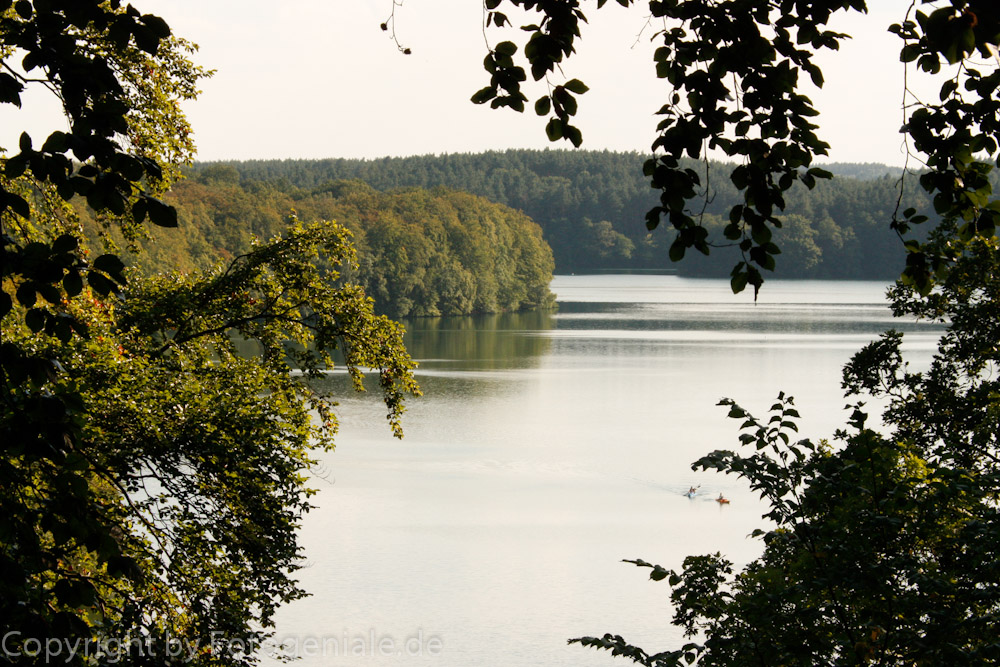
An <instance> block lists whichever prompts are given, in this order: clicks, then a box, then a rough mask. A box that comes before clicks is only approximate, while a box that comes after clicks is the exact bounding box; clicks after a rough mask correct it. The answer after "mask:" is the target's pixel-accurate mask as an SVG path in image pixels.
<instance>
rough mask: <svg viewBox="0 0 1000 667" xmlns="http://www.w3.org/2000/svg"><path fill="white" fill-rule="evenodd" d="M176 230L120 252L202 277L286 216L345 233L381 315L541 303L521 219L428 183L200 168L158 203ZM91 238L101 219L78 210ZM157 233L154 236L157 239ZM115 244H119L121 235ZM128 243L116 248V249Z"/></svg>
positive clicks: (540, 243)
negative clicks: (291, 183) (303, 183)
mask: <svg viewBox="0 0 1000 667" xmlns="http://www.w3.org/2000/svg"><path fill="white" fill-rule="evenodd" d="M167 200H168V201H169V203H170V204H172V205H173V206H175V207H176V208H177V213H178V220H179V227H180V228H179V229H173V230H170V231H169V232H167V233H166V234H169V237H168V236H167V235H166V234H165V233H164V232H161V231H158V230H152V232H151V233H150V235H149V236H148V238H145V239H141V240H139V241H138V242H137V244H134V245H133V248H132V250H134V251H138V250H140V246H141V250H142V252H133V253H132V254H131V255H130V254H129V253H128V252H127V250H126V255H127V256H128V257H129V259H131V260H133V261H134V262H135V263H136V264H137V265H138V266H140V267H141V268H142V269H143V270H144V271H145V272H147V273H158V272H165V271H172V270H181V271H184V272H187V271H194V270H204V269H207V268H209V267H212V266H214V265H216V264H217V263H218V262H219V261H220V260H221V261H229V260H232V259H233V258H234V257H236V256H238V255H240V254H242V253H245V252H247V251H248V250H249V249H250V248H251V245H252V240H253V239H254V238H255V237H256V238H258V239H263V240H266V239H270V238H272V237H274V236H277V235H280V234H283V233H285V231H286V230H287V228H288V223H289V220H290V213H291V212H293V211H294V213H295V217H297V218H298V219H300V220H303V221H307V222H312V221H322V220H334V221H336V222H338V223H340V224H341V225H343V226H345V227H347V228H348V229H349V230H350V231H351V233H352V234H353V239H352V242H353V245H354V246H355V247H356V248H357V251H358V261H357V267H356V268H354V269H350V268H344V267H341V269H340V274H341V280H342V281H345V282H353V283H356V284H359V285H361V286H362V287H363V288H364V289H365V292H366V293H367V294H368V295H369V296H371V297H373V298H374V299H375V304H376V308H377V310H379V311H380V312H382V313H385V314H388V315H390V316H392V317H397V318H400V317H408V316H437V315H464V314H471V313H499V312H508V311H519V310H530V309H535V308H545V307H550V306H551V305H552V303H553V299H554V297H553V296H552V294H551V292H549V288H548V285H549V282H551V280H552V271H553V266H554V265H553V260H552V251H551V250H550V249H549V247H548V245H547V244H546V243H545V241H544V240H543V239H542V232H541V230H540V229H539V227H538V225H536V224H535V223H534V222H532V221H531V220H530V219H529V218H528V217H527V216H526V215H525V214H523V213H521V212H519V211H515V210H513V209H511V208H509V207H507V206H503V205H500V204H495V203H492V202H489V201H487V200H486V199H484V198H482V197H477V196H475V195H471V194H467V193H464V192H458V191H455V190H449V189H445V188H435V189H433V190H424V189H420V188H408V189H399V190H395V191H393V192H391V193H384V192H379V191H377V190H375V189H373V188H372V187H370V186H368V185H365V184H364V183H362V182H360V181H327V182H326V183H325V184H324V185H322V186H321V187H315V188H311V189H305V188H292V187H277V186H275V185H273V184H271V183H268V182H263V181H255V180H252V179H242V180H241V179H240V176H239V173H238V172H237V170H236V169H235V168H234V167H232V166H228V165H213V166H211V167H208V168H204V169H200V170H198V171H197V172H196V176H195V178H190V179H188V180H185V181H182V182H180V183H178V184H176V185H175V186H174V188H173V190H172V192H171V194H170V195H169V196H168V197H167ZM83 217H84V227H85V229H87V234H88V236H90V237H91V238H95V237H96V236H98V233H99V227H100V221H99V220H98V219H96V218H93V217H89V216H87V215H84V216H83ZM161 237H162V238H161ZM122 243H123V244H125V242H124V239H122ZM125 245H127V244H125Z"/></svg>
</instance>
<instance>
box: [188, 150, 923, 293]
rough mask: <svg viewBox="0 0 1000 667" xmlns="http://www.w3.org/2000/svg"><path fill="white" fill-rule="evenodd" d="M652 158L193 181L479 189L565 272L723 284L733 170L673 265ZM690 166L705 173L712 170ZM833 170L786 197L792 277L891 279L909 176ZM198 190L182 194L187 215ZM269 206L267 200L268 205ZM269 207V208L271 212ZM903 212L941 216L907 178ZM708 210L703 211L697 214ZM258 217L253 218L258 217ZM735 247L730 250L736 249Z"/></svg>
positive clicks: (227, 173) (267, 186) (536, 156)
mask: <svg viewBox="0 0 1000 667" xmlns="http://www.w3.org/2000/svg"><path fill="white" fill-rule="evenodd" d="M646 157H647V156H644V155H641V154H639V153H621V152H611V151H588V150H542V151H540V150H506V151H491V152H486V153H478V154H454V155H437V156H435V155H425V156H416V157H405V158H382V159H373V160H348V159H327V160H266V161H243V162H238V161H233V162H214V163H199V164H195V165H194V166H193V167H192V168H191V169H190V171H189V175H190V176H191V178H192V180H195V181H197V182H199V183H201V184H204V185H205V186H206V187H209V188H213V189H215V188H221V189H224V188H230V187H232V186H233V185H234V184H237V183H238V184H239V185H240V186H241V187H242V188H243V189H244V190H245V191H246V192H248V193H253V195H254V196H256V197H259V198H260V199H261V201H262V204H263V202H270V201H271V200H273V199H274V198H285V199H290V200H294V201H296V206H297V207H298V206H299V203H298V202H299V201H303V200H311V199H313V198H316V197H321V196H322V195H321V194H320V193H322V192H324V188H326V189H327V191H328V188H329V184H330V183H333V182H336V181H339V180H343V179H357V180H361V181H364V182H365V183H367V184H368V185H370V186H371V187H373V188H375V189H377V190H380V191H392V190H395V189H398V188H413V187H418V188H435V187H439V186H444V187H447V188H453V189H455V190H461V191H464V192H469V193H473V194H476V195H479V196H481V197H485V198H487V199H489V200H490V201H493V202H497V203H499V204H504V205H506V206H509V207H511V208H514V209H518V210H520V211H523V212H524V213H525V214H526V215H527V216H528V217H530V218H531V219H532V220H534V221H535V222H536V223H538V225H539V226H540V227H541V229H542V233H543V235H544V238H545V240H546V241H547V242H548V244H549V245H550V246H551V248H552V253H553V255H554V258H555V271H556V272H557V273H586V272H593V271H611V270H619V271H621V270H625V271H628V270H665V271H678V272H679V273H681V274H683V275H697V276H711V277H726V276H728V275H729V270H730V268H731V267H732V264H733V259H732V258H733V256H734V252H735V248H732V247H726V246H733V243H732V242H731V241H727V240H726V239H725V238H724V237H723V234H722V230H723V227H724V226H725V223H726V222H728V220H727V219H726V215H727V212H728V211H729V209H730V208H731V207H732V206H733V205H734V204H736V203H737V202H738V201H739V200H740V198H741V195H740V193H739V192H738V191H737V189H736V188H735V187H734V186H733V184H732V182H731V181H730V180H729V179H728V178H725V177H724V176H723V174H725V173H727V171H728V168H729V167H730V165H726V164H724V163H718V162H710V163H708V165H709V166H708V174H707V177H705V178H703V182H706V183H707V185H708V188H707V189H708V197H707V199H706V198H703V200H702V201H700V202H699V201H697V200H696V201H694V202H692V206H691V208H692V210H694V211H695V212H696V213H701V219H702V222H703V224H704V225H705V227H706V228H707V229H708V230H709V232H710V238H712V239H714V240H715V245H716V247H715V248H713V252H712V253H711V254H710V255H709V256H707V257H706V256H703V255H701V254H699V253H690V254H689V259H688V261H687V262H684V263H683V264H682V265H675V264H674V263H672V262H671V261H670V259H669V254H668V249H669V247H670V244H671V243H672V241H673V238H674V234H673V233H672V232H671V231H670V230H669V229H667V228H663V229H658V230H654V231H652V232H650V231H648V230H647V228H646V226H645V224H644V223H643V220H644V216H645V214H646V212H647V211H649V210H650V208H652V207H653V206H655V205H656V202H657V193H656V191H655V190H653V189H651V188H650V186H649V179H648V177H647V176H645V175H644V174H643V171H642V169H643V162H644V161H645V159H646ZM688 166H689V167H691V168H693V169H695V170H698V171H699V172H700V173H702V174H703V175H704V174H705V169H706V167H705V164H704V163H699V162H697V161H693V160H691V161H689V162H688ZM825 168H826V169H827V170H829V171H830V172H832V173H833V174H834V175H835V178H834V179H832V180H830V181H819V182H818V183H817V184H816V186H815V188H814V189H812V190H809V189H807V188H806V187H804V186H802V185H801V184H798V183H797V184H796V185H795V186H794V187H793V188H792V189H791V190H790V191H789V192H788V193H787V195H786V200H787V209H786V211H785V213H784V214H783V215H781V216H780V217H781V219H782V221H783V223H784V226H783V228H782V229H781V230H779V231H777V232H776V233H775V236H776V238H777V239H779V240H778V244H779V245H780V246H781V249H782V255H781V256H780V257H779V258H778V266H779V267H780V270H779V271H778V273H779V274H780V275H781V276H782V277H785V278H821V279H875V280H890V279H892V278H894V277H896V275H898V271H895V270H894V267H898V266H899V264H900V262H902V261H903V258H904V255H905V253H904V250H903V248H902V245H901V243H900V241H899V239H898V238H896V237H895V236H894V235H892V234H887V233H886V229H885V223H884V221H886V220H889V219H891V218H892V214H893V211H894V210H895V209H896V208H897V202H898V201H900V200H899V177H900V172H901V170H900V169H898V168H893V167H887V166H884V165H878V164H846V163H845V164H833V165H825ZM190 192H192V190H190V189H184V188H182V189H180V190H179V192H178V194H177V201H178V206H179V207H180V208H181V210H184V209H185V207H186V206H187V204H186V197H187V196H188V193H190ZM268 205H269V204H268ZM266 206H267V205H265V207H266ZM899 207H900V210H903V209H905V208H908V207H914V208H916V209H917V210H918V211H921V212H923V213H924V214H927V215H929V216H930V217H933V209H932V207H931V205H930V200H929V198H928V197H927V196H926V195H925V194H924V193H923V192H922V190H921V189H920V188H919V186H918V185H917V183H916V179H915V178H913V179H910V178H907V181H906V183H905V188H904V197H903V199H902V201H900V203H899ZM702 208H704V210H703V212H702V211H701V209H702ZM260 216H261V214H260V213H259V212H250V217H251V218H255V219H256V218H259V217H260ZM730 251H733V252H730Z"/></svg>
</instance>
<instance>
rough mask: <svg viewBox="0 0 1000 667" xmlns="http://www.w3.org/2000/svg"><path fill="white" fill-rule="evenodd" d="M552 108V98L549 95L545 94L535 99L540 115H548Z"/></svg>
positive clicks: (536, 109) (536, 108)
mask: <svg viewBox="0 0 1000 667" xmlns="http://www.w3.org/2000/svg"><path fill="white" fill-rule="evenodd" d="M551 109H552V99H551V98H550V97H549V96H548V95H543V96H542V97H539V98H538V99H537V100H535V113H536V114H538V115H539V116H547V115H548V113H549V111H551Z"/></svg>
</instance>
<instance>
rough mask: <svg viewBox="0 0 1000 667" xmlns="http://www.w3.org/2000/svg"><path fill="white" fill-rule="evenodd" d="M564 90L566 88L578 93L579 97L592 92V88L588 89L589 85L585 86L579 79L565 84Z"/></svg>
mask: <svg viewBox="0 0 1000 667" xmlns="http://www.w3.org/2000/svg"><path fill="white" fill-rule="evenodd" d="M563 88H565V89H566V90H568V91H570V92H573V93H576V94H577V95H583V94H584V93H585V92H587V91H588V90H590V88H588V87H587V84H585V83H584V82H583V81H580V80H579V79H570V80H569V81H567V82H566V83H564V84H563Z"/></svg>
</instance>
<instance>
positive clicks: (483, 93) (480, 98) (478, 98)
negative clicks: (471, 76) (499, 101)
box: [470, 86, 497, 104]
mask: <svg viewBox="0 0 1000 667" xmlns="http://www.w3.org/2000/svg"><path fill="white" fill-rule="evenodd" d="M496 96H497V91H496V88H494V87H492V86H486V87H485V88H481V89H479V90H477V91H476V92H475V93H474V94H473V96H472V97H471V98H470V99H471V100H472V103H473V104H485V103H486V102H489V101H490V100H492V99H493V98H494V97H496Z"/></svg>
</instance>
